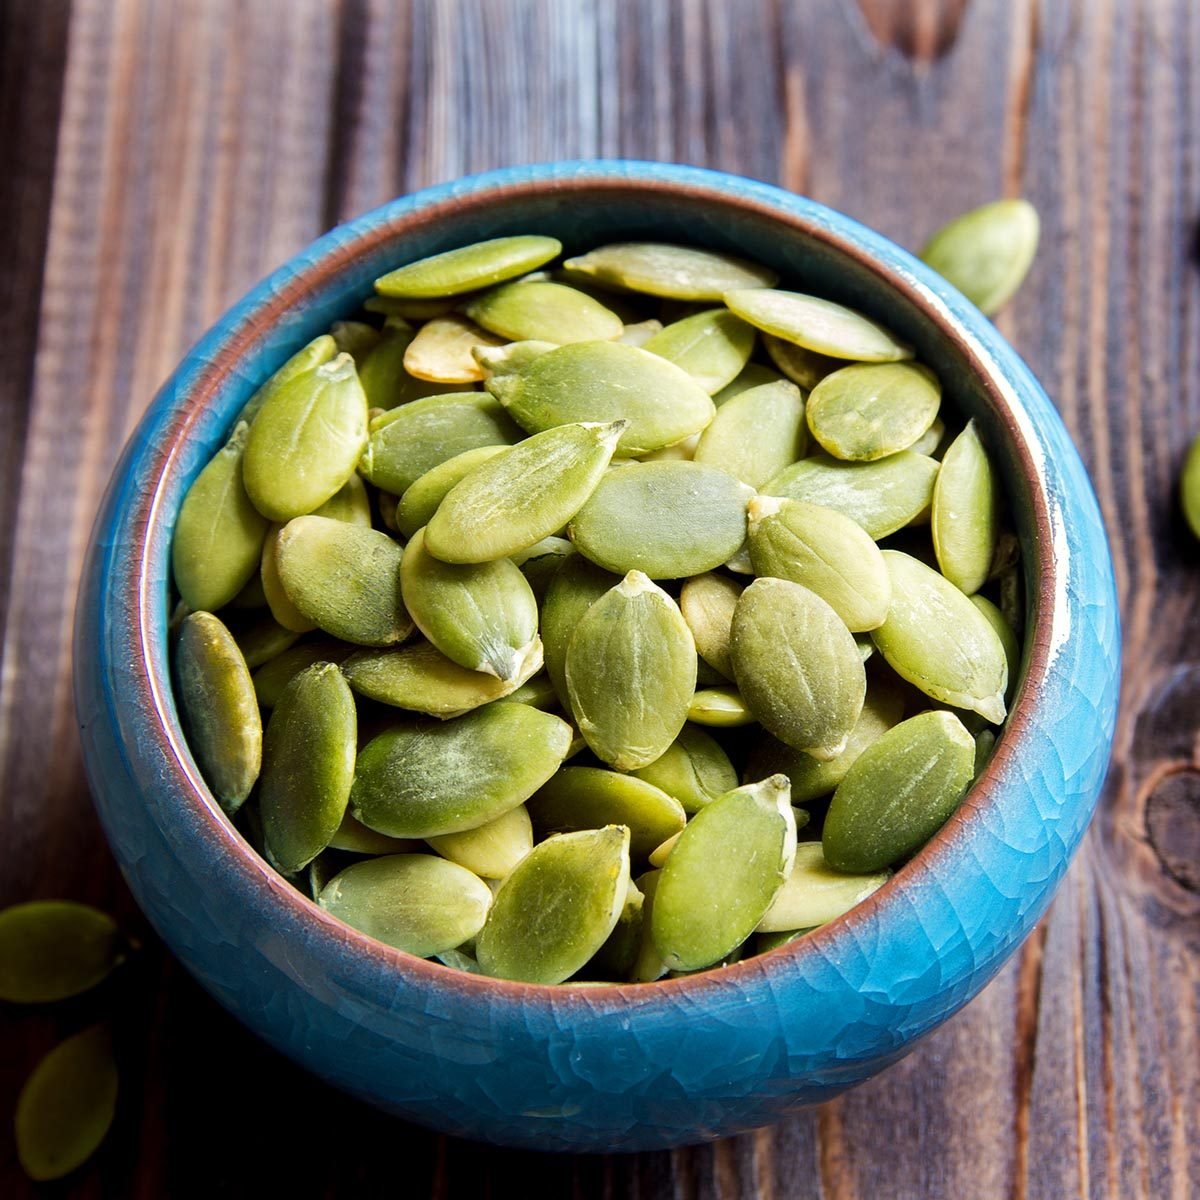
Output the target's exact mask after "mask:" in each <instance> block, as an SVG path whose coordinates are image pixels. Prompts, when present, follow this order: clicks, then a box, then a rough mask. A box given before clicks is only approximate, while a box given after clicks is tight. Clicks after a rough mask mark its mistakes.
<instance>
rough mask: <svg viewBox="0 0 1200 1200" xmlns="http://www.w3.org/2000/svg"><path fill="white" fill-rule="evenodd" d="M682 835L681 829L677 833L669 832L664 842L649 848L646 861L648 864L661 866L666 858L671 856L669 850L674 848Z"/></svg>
mask: <svg viewBox="0 0 1200 1200" xmlns="http://www.w3.org/2000/svg"><path fill="white" fill-rule="evenodd" d="M682 836H683V830H682V829H681V830H680V831H679V832H678V833H673V834H671V836H670V837H669V838H667V840H666V841H665V842H663V843H662V844H661V845H659V846H656V847H655V848H654V849H653V850H651V851H650V853H649V855H647V861H648V862H649V863H650V865H651V866H652V867H661V866H663V865H664V864H665V863H666V861H667V859H668V858H670V857H671V851H672V850H674V849H675V845H676V843H677V842H678V841H679V839H680V837H682Z"/></svg>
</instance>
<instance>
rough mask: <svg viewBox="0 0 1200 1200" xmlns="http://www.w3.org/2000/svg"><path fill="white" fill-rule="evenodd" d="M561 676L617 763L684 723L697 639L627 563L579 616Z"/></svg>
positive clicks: (584, 723) (582, 726)
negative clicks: (622, 574)
mask: <svg viewBox="0 0 1200 1200" xmlns="http://www.w3.org/2000/svg"><path fill="white" fill-rule="evenodd" d="M629 469H630V470H632V469H633V468H629ZM566 681H567V693H568V696H569V698H570V702H571V711H572V713H573V714H574V716H575V720H576V722H577V723H578V725H579V731H580V733H582V734H583V736H584V738H585V739H586V740H587V744H588V746H590V747H591V749H592V752H593V753H594V754H595V755H596V756H597V758H600V759H601V760H603V761H604V762H606V763H608V764H609V765H610V766H613V767H616V768H617V769H618V770H620V771H632V770H636V769H637V768H638V767H644V766H646V765H647V764H648V763H652V762H653V761H654V760H655V759H656V758H659V757H660V756H661V755H663V754H664V753H665V752H666V750H667V747H668V746H670V744H671V743H672V742H673V741H674V740H675V738H676V737H677V736H678V735H679V731H680V730H681V729H682V728H683V723H684V721H686V720H687V713H688V705H689V704H690V702H691V699H692V694H693V692H694V690H695V686H696V645H695V642H694V641H693V640H692V634H691V631H690V630H689V629H688V627H687V622H686V621H684V619H683V614H682V613H680V611H679V608H678V606H677V605H676V603H675V601H674V600H672V599H671V597H670V596H668V595H667V593H666V592H664V591H663V590H662V588H659V587H656V586H655V585H654V584H653V583H651V581H650V580H649V579H648V578H647V577H646V576H645V575H643V574H642V573H641V572H640V571H630V572H629V574H628V575H626V577H625V578H624V579H623V580H622V581H621V583H620V584H618V585H617V586H616V587H615V588H613V589H612V590H611V591H609V592H607V593H606V594H605V595H604V596H602V597H601V598H600V599H599V600H597V601H596V602H595V603H594V604H593V605H592V606H591V607H590V608H589V609H588V610H587V612H586V613H585V614H584V615H583V617H582V619H581V620H580V621H579V623H578V626H577V627H576V630H575V633H574V635H573V636H572V637H571V641H570V644H569V645H568V647H567V662H566Z"/></svg>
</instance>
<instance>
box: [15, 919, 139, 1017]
mask: <svg viewBox="0 0 1200 1200" xmlns="http://www.w3.org/2000/svg"><path fill="white" fill-rule="evenodd" d="M126 949H127V943H126V941H125V939H124V938H123V937H122V936H121V931H120V930H119V929H118V928H117V924H116V922H115V921H114V920H113V919H112V917H110V916H109V915H108V914H107V913H102V912H100V911H99V909H95V908H92V906H91V905H89V904H77V903H75V902H74V901H72V900H31V901H29V902H27V903H25V904H14V905H12V906H11V907H10V908H5V909H0V1000H4V1001H6V1002H8V1003H9V1004H53V1003H54V1002H56V1001H58V1000H66V999H67V998H68V997H70V996H78V995H79V994H80V993H81V992H86V991H88V989H89V988H93V987H95V986H96V985H97V984H98V983H100V982H101V981H102V980H104V979H106V978H107V977H108V976H109V974H110V973H111V972H112V971H114V970H115V969H116V968H117V967H118V966H120V965H121V963H122V962H124V961H125V954H126Z"/></svg>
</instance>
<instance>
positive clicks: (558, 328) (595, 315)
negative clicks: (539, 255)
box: [466, 280, 625, 346]
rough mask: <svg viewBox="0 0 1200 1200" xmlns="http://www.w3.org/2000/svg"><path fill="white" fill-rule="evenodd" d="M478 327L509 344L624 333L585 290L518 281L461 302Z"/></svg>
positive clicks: (599, 338)
mask: <svg viewBox="0 0 1200 1200" xmlns="http://www.w3.org/2000/svg"><path fill="white" fill-rule="evenodd" d="M466 311H467V315H468V316H469V317H470V318H471V320H473V321H475V322H477V323H478V324H479V325H481V326H483V328H484V329H487V330H489V331H490V332H492V333H494V334H497V335H499V336H500V337H503V338H505V339H506V340H508V341H510V342H521V341H529V340H536V341H544V342H554V343H555V345H559V346H563V345H567V344H568V343H571V342H594V341H610V340H612V339H614V338H619V337H620V336H621V334H622V333H624V331H625V327H624V325H622V323H621V318H620V317H618V316H617V315H616V313H613V312H610V311H609V310H608V309H607V308H605V307H604V305H603V304H601V303H600V302H599V301H598V300H593V299H592V297H591V296H589V295H587V294H586V293H585V292H581V291H579V290H577V289H576V288H573V287H567V286H566V284H562V283H546V282H541V281H538V282H534V283H526V282H525V281H523V280H521V281H518V282H516V283H506V284H503V285H501V286H500V287H498V288H492V289H491V290H490V291H487V292H484V293H483V295H482V296H480V297H478V298H477V299H476V300H473V301H471V303H470V304H468V305H467V306H466Z"/></svg>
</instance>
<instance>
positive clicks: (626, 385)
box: [487, 342, 716, 455]
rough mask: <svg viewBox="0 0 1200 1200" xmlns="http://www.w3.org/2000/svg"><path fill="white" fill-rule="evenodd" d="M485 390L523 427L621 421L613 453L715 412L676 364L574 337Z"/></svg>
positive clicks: (656, 445) (686, 432) (669, 436)
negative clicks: (623, 423) (622, 427)
mask: <svg viewBox="0 0 1200 1200" xmlns="http://www.w3.org/2000/svg"><path fill="white" fill-rule="evenodd" d="M487 387H488V390H489V391H490V392H491V393H492V394H493V395H494V396H496V397H497V398H498V399H499V400H500V402H501V403H502V404H503V405H504V407H505V408H506V409H507V411H508V414H509V416H510V417H512V418H513V420H515V421H516V422H517V424H518V425H520V426H521V427H522V428H523V429H525V430H527V431H528V432H529V433H541V432H543V431H544V430H546V429H552V428H554V426H556V425H568V424H571V423H573V422H577V421H621V420H625V421H628V422H629V424H628V426H627V427H626V429H625V431H624V432H623V433H622V434H621V440H620V442H619V443H618V453H620V454H623V455H638V454H647V453H649V452H650V451H651V450H658V449H660V448H661V447H663V446H670V445H672V444H673V443H674V442H678V441H682V440H683V439H684V438H686V437H689V436H690V435H691V434H693V433H699V432H700V430H702V429H703V428H704V427H705V426H706V425H707V424H708V423H709V421H711V420H712V418H713V413H714V412H715V411H716V410H715V409H714V407H713V402H712V399H711V398H710V396H709V395H708V393H707V392H706V391H705V390H704V389H703V388H702V387H700V385H699V384H697V383H696V382H695V380H693V379H692V378H691V376H690V375H688V374H687V372H686V371H683V370H682V369H681V368H679V367H677V366H675V364H674V363H669V362H667V361H666V359H663V358H659V357H658V355H656V354H651V353H650V352H649V351H647V350H640V349H638V347H637V346H623V345H621V344H620V343H619V342H577V343H575V344H574V345H570V346H559V347H557V348H556V349H554V350H550V351H547V352H546V353H544V354H539V355H537V357H535V358H533V359H532V360H530V361H528V362H526V363H525V364H524V365H523V366H522V367H521V368H520V369H518V370H514V371H511V372H509V373H507V374H504V375H500V374H493V375H492V377H491V378H490V379H489V380H488V381H487Z"/></svg>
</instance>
